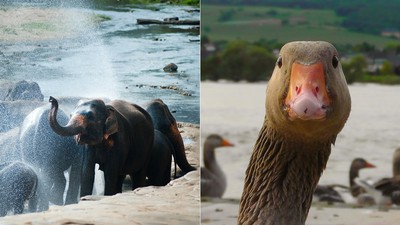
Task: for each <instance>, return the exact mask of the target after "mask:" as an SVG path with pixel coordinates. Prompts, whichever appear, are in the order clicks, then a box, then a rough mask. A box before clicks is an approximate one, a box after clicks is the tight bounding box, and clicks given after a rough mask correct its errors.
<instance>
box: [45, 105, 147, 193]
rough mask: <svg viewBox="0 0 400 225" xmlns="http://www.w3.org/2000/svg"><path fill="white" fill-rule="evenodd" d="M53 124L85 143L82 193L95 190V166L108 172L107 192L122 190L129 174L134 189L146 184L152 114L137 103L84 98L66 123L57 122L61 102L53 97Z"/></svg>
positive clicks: (62, 133)
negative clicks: (62, 124) (106, 101)
mask: <svg viewBox="0 0 400 225" xmlns="http://www.w3.org/2000/svg"><path fill="white" fill-rule="evenodd" d="M49 101H50V102H51V111H50V114H49V123H50V126H51V128H52V129H53V131H54V132H55V133H57V134H59V135H62V136H74V138H75V141H76V142H77V143H78V144H81V145H84V146H85V151H86V153H85V154H86V157H85V160H84V163H83V174H82V176H83V179H82V187H81V196H84V195H90V194H91V193H92V188H93V181H94V166H95V163H98V164H99V169H100V170H102V171H104V182H105V184H104V186H105V187H104V195H114V194H117V193H120V192H122V183H123V180H124V178H125V176H126V175H129V176H130V178H131V180H132V190H134V189H136V188H137V187H142V186H145V184H146V173H147V166H148V164H149V162H150V155H151V151H152V147H153V141H154V127H153V122H152V119H151V117H150V115H149V114H148V113H147V111H146V110H144V109H143V108H141V107H140V106H138V105H136V104H132V103H129V102H126V101H124V100H114V101H111V102H109V103H107V104H105V102H104V101H103V100H100V99H89V100H81V101H79V102H78V104H77V105H76V107H75V109H74V110H73V111H72V113H71V117H70V120H69V121H68V124H67V125H65V126H61V125H60V124H59V123H58V121H57V118H56V117H57V111H58V101H57V100H56V99H55V98H53V97H50V99H49Z"/></svg>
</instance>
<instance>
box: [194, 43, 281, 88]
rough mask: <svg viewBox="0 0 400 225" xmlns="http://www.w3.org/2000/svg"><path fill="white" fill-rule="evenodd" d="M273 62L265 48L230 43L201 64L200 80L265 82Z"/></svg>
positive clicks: (272, 57) (274, 59)
mask: <svg viewBox="0 0 400 225" xmlns="http://www.w3.org/2000/svg"><path fill="white" fill-rule="evenodd" d="M275 61H276V58H275V57H274V56H273V55H272V54H271V53H269V52H268V51H267V50H266V49H265V48H262V47H260V46H257V45H254V44H249V43H248V42H245V41H241V40H236V41H231V42H229V43H228V45H227V46H226V47H225V48H224V50H223V51H222V52H220V53H218V54H216V55H214V56H213V57H210V58H208V59H206V60H204V62H202V65H201V68H202V69H201V74H202V79H211V80H218V79H227V80H234V81H240V80H246V81H250V82H254V81H259V80H267V79H268V78H269V76H270V75H271V73H272V70H273V68H274V66H275Z"/></svg>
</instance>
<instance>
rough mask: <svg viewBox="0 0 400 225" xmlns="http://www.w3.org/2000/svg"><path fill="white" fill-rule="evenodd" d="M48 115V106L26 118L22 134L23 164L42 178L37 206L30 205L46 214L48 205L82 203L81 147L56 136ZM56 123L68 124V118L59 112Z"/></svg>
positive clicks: (37, 109) (31, 207)
mask: <svg viewBox="0 0 400 225" xmlns="http://www.w3.org/2000/svg"><path fill="white" fill-rule="evenodd" d="M49 112H50V107H49V106H48V105H44V106H41V107H38V108H36V109H35V110H33V111H32V112H31V113H30V114H28V115H27V116H26V117H25V119H24V121H23V123H22V126H21V129H20V134H19V141H20V151H21V155H22V160H23V161H24V162H26V163H28V164H29V165H31V166H32V167H34V168H35V170H36V173H37V175H38V177H39V185H38V191H37V192H38V193H37V205H36V206H35V205H33V204H31V205H30V211H44V210H47V209H48V207H49V201H50V202H52V203H54V204H57V205H64V204H73V203H77V202H78V199H79V186H80V182H81V170H82V160H83V158H82V157H83V153H82V152H83V151H82V147H81V146H79V145H77V144H76V143H75V141H74V139H73V138H72V137H61V136H59V135H57V134H55V133H54V132H53V130H52V129H51V127H50V125H49V122H48V114H49ZM57 119H58V120H59V121H60V122H61V123H64V124H65V123H67V122H68V119H69V117H68V116H67V115H66V114H65V112H63V111H62V110H60V112H59V115H58V117H57ZM68 169H70V171H69V185H68V187H66V179H65V176H64V172H65V171H67V170H68ZM66 188H68V191H67V195H66V199H65V201H64V191H65V189H66Z"/></svg>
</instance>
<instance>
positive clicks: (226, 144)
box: [221, 139, 235, 147]
mask: <svg viewBox="0 0 400 225" xmlns="http://www.w3.org/2000/svg"><path fill="white" fill-rule="evenodd" d="M221 146H223V147H232V146H235V145H234V144H232V143H230V142H229V141H227V140H225V139H222V145H221Z"/></svg>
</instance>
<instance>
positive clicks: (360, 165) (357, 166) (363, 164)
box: [349, 158, 376, 197]
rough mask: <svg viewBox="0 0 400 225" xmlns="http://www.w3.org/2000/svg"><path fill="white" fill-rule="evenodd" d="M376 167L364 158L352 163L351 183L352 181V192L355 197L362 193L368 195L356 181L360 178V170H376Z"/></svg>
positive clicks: (356, 159) (354, 160)
mask: <svg viewBox="0 0 400 225" xmlns="http://www.w3.org/2000/svg"><path fill="white" fill-rule="evenodd" d="M375 167H376V166H375V165H374V164H372V163H370V162H368V161H367V160H365V159H363V158H355V159H353V161H352V162H351V165H350V172H349V181H350V192H351V195H352V196H353V197H358V196H359V195H360V194H362V193H366V190H365V189H364V188H363V187H361V186H360V185H359V184H357V183H356V181H355V179H356V178H357V177H359V174H360V170H361V169H364V168H375Z"/></svg>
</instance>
